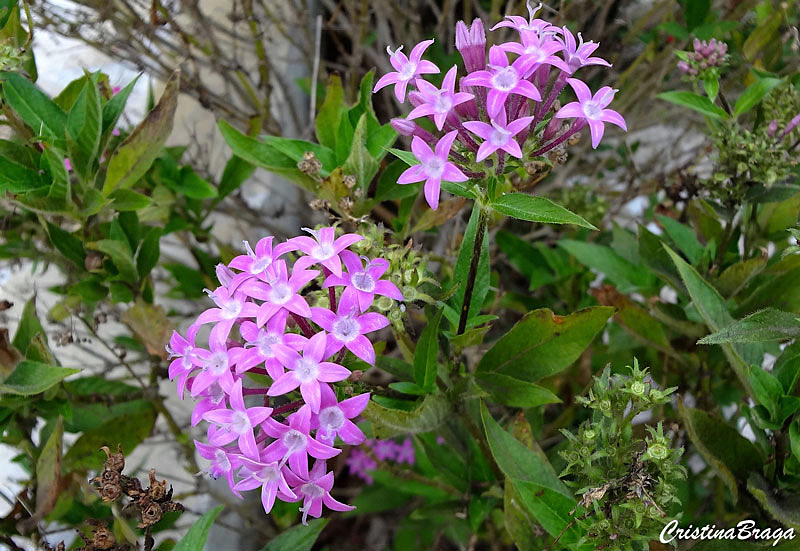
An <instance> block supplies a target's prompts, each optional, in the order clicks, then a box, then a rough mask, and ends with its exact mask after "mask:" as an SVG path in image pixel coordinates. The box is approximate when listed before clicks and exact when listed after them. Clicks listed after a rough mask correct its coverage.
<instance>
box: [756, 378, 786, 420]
mask: <svg viewBox="0 0 800 551" xmlns="http://www.w3.org/2000/svg"><path fill="white" fill-rule="evenodd" d="M750 384H751V385H752V386H753V393H754V394H755V397H756V401H757V402H758V403H759V404H761V405H763V406H764V407H765V408H767V411H769V412H770V415H771V417H772V419H773V420H774V419H777V417H778V413H779V412H778V409H779V407H780V402H781V398H782V397H783V387H782V386H781V383H780V381H778V379H776V378H775V377H774V376H772V374H770V373H768V372H766V371H764V370H763V369H762V368H760V367H759V366H757V365H754V366H752V367H751V368H750Z"/></svg>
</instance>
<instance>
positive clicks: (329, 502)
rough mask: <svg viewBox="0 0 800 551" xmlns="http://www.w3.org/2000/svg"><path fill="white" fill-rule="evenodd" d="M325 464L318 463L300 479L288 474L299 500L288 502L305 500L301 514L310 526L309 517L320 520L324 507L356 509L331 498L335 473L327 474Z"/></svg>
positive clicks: (342, 509) (344, 509) (305, 522)
mask: <svg viewBox="0 0 800 551" xmlns="http://www.w3.org/2000/svg"><path fill="white" fill-rule="evenodd" d="M325 468H326V465H325V462H324V461H317V462H316V463H314V467H313V468H312V469H311V472H310V473H309V474H308V476H304V477H298V476H294V474H293V473H287V477H286V478H287V480H288V481H289V483H290V484H291V485H292V486H294V493H295V494H297V496H298V497H297V498H295V499H289V500H287V501H300V500H301V499H302V500H303V506H302V507H300V512H302V513H303V519H302V521H303V524H308V517H309V516H312V517H314V518H319V517H320V516H321V515H322V505H323V504H325V506H326V507H327V508H328V509H331V510H332V511H352V510H353V509H355V507H353V506H351V505H345V504H344V503H341V502H339V501H336V500H335V499H334V498H333V497H332V496H331V490H332V489H333V472H332V471H329V472H327V473H326V472H325Z"/></svg>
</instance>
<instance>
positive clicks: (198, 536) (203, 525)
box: [173, 505, 223, 551]
mask: <svg viewBox="0 0 800 551" xmlns="http://www.w3.org/2000/svg"><path fill="white" fill-rule="evenodd" d="M222 509H223V506H222V505H218V506H216V507H214V508H213V509H211V510H210V511H207V512H206V513H205V514H203V516H202V517H200V518H199V519H197V520H196V521H195V522H194V524H192V527H191V528H189V531H188V532H186V535H185V536H183V537H182V538H181V539H180V541H179V542H178V543H176V544H175V547H174V548H173V551H202V550H203V549H205V547H206V540H208V532H209V530H211V525H212V524H214V521H215V520H216V519H217V517H218V516H219V514H220V513H221V512H222Z"/></svg>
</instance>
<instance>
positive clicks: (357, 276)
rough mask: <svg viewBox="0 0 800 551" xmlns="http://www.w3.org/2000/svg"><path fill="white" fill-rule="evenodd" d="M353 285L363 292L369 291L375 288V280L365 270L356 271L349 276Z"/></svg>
mask: <svg viewBox="0 0 800 551" xmlns="http://www.w3.org/2000/svg"><path fill="white" fill-rule="evenodd" d="M350 281H351V282H352V283H353V287H355V288H356V289H358V290H359V291H364V292H365V293H371V292H372V291H373V290H374V289H375V280H374V279H372V276H371V275H369V274H368V273H367V272H356V273H354V274H353V276H352V277H351V278H350Z"/></svg>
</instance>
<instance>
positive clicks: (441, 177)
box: [397, 130, 468, 210]
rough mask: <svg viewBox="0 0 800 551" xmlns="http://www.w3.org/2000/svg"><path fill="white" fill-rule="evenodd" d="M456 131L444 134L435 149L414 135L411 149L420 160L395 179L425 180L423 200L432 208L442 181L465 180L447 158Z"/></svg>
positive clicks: (410, 181)
mask: <svg viewBox="0 0 800 551" xmlns="http://www.w3.org/2000/svg"><path fill="white" fill-rule="evenodd" d="M457 134H458V132H457V131H455V130H453V131H452V132H449V133H447V134H445V135H444V136H443V137H442V139H441V140H439V142H438V143H437V144H436V150H435V151H434V150H432V149H431V148H430V147H429V146H428V144H426V143H425V142H424V141H422V139H420V138H418V137H416V136H414V139H413V140H412V141H411V151H413V152H414V156H415V157H416V158H417V159H418V160H419V161H420V164H418V165H414V166H412V167H410V168H408V169H407V170H406V171H405V172H403V173H402V174H401V175H400V177H399V178H398V179H397V183H398V184H412V183H415V182H422V181H424V182H425V185H424V188H425V200H426V201H427V202H428V205H430V207H431V208H432V209H434V210H436V208H437V207H438V206H439V192H440V189H441V187H442V181H445V182H465V181H467V179H468V178H467V176H466V175H465V174H464V173H463V172H461V170H460V169H459V168H458V167H457V166H456V165H455V164H453V163H452V162H450V161H448V160H447V158H448V157H449V155H450V149H451V148H452V146H453V141H454V140H455V139H456V135H457Z"/></svg>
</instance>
